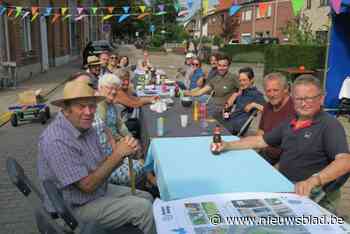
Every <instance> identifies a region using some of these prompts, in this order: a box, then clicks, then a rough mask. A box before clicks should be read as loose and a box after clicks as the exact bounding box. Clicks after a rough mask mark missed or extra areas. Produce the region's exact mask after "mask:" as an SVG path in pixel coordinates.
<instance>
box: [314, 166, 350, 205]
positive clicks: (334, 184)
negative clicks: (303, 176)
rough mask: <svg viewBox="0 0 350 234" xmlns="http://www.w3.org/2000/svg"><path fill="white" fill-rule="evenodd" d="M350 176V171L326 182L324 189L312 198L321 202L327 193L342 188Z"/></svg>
mask: <svg viewBox="0 0 350 234" xmlns="http://www.w3.org/2000/svg"><path fill="white" fill-rule="evenodd" d="M349 177H350V172H349V173H347V174H345V175H342V176H340V177H339V178H337V179H335V180H333V181H331V182H329V183H327V184H325V185H324V186H323V187H322V190H321V192H319V193H318V194H317V196H315V197H313V198H312V200H313V201H315V202H317V203H318V202H320V201H321V200H322V199H323V198H324V197H325V196H326V194H327V193H331V192H334V191H336V190H338V189H340V188H341V187H342V186H343V185H344V184H345V183H346V181H347V180H348V178H349Z"/></svg>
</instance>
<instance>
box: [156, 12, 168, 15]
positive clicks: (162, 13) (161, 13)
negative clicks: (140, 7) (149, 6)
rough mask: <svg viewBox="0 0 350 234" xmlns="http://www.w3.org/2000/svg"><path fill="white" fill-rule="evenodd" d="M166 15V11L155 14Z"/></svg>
mask: <svg viewBox="0 0 350 234" xmlns="http://www.w3.org/2000/svg"><path fill="white" fill-rule="evenodd" d="M165 14H166V11H160V12H157V13H155V15H165Z"/></svg>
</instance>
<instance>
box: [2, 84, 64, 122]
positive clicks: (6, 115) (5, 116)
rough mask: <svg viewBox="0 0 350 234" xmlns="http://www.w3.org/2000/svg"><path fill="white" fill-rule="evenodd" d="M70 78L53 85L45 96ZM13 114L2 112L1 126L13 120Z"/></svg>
mask: <svg viewBox="0 0 350 234" xmlns="http://www.w3.org/2000/svg"><path fill="white" fill-rule="evenodd" d="M67 80H68V79H66V80H64V81H63V82H61V83H58V84H57V85H56V86H55V87H53V88H52V89H50V90H49V91H48V92H47V93H45V94H44V95H43V97H47V96H49V95H50V94H51V93H53V92H54V91H55V90H56V89H58V87H60V86H62V85H64V84H65V83H66V82H67ZM11 115H12V112H5V113H2V114H0V127H2V126H4V125H5V124H7V123H8V122H9V121H10V120H11Z"/></svg>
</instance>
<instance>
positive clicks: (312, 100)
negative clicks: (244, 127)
mask: <svg viewBox="0 0 350 234" xmlns="http://www.w3.org/2000/svg"><path fill="white" fill-rule="evenodd" d="M292 99H293V102H294V108H295V111H296V116H295V117H294V119H292V120H286V121H284V122H283V123H282V124H281V125H279V126H278V127H276V128H274V129H273V130H272V131H271V132H268V133H266V134H264V135H263V136H250V137H246V138H242V139H240V140H238V141H237V140H236V141H231V142H222V143H216V144H218V145H216V146H215V147H217V148H218V149H219V150H221V151H226V150H240V149H248V148H259V149H261V148H265V147H267V146H274V147H276V146H279V147H280V148H281V149H282V154H281V157H280V162H279V171H280V172H281V173H282V174H284V175H285V176H286V177H287V178H288V179H289V180H290V181H292V182H295V183H296V185H295V192H296V193H297V194H299V195H304V196H309V195H310V194H311V190H313V189H316V188H319V187H321V186H323V185H325V184H327V183H329V182H331V181H334V180H335V179H337V178H339V177H341V176H342V175H345V174H346V173H348V172H350V154H349V148H348V144H347V141H346V135H345V131H344V128H343V126H342V125H341V124H340V122H339V121H338V120H337V119H336V118H335V117H333V116H331V115H329V114H328V113H326V112H324V111H323V110H322V104H323V101H324V95H323V92H322V87H321V84H320V82H319V80H318V79H316V78H315V77H313V76H311V75H302V76H300V77H299V78H297V79H296V81H295V82H294V84H293V87H292ZM212 144H215V143H212ZM339 198H340V191H339V190H338V191H333V192H332V193H330V194H326V196H325V197H324V198H323V199H322V200H321V201H320V202H319V204H320V205H322V206H324V207H325V208H327V209H332V211H333V210H335V209H334V208H335V207H336V205H337V204H336V203H337V202H338V201H339Z"/></svg>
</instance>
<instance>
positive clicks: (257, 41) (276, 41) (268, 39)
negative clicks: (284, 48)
mask: <svg viewBox="0 0 350 234" xmlns="http://www.w3.org/2000/svg"><path fill="white" fill-rule="evenodd" d="M279 43H280V41H279V39H278V38H277V37H257V38H254V39H253V41H252V44H279Z"/></svg>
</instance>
